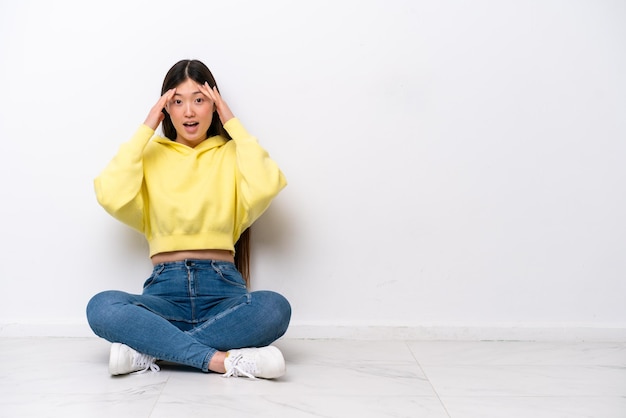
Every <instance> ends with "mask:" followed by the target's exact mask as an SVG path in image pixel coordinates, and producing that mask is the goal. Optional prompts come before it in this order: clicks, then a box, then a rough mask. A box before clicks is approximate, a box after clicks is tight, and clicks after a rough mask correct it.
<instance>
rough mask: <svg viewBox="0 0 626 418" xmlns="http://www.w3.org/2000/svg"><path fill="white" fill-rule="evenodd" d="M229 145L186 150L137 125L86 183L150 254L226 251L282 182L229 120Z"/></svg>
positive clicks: (218, 140)
mask: <svg viewBox="0 0 626 418" xmlns="http://www.w3.org/2000/svg"><path fill="white" fill-rule="evenodd" d="M224 128H225V129H226V131H227V132H228V134H229V135H230V136H231V138H232V140H227V139H226V138H224V137H222V136H213V137H210V138H207V139H206V140H204V141H203V142H201V143H200V144H199V145H197V146H196V147H195V148H190V147H188V146H186V145H183V144H180V143H178V142H174V141H170V140H169V139H167V138H163V137H160V136H158V135H154V131H153V130H152V129H151V128H149V127H148V126H146V125H141V126H140V127H139V129H137V131H136V132H135V135H133V137H132V138H131V140H130V141H128V142H126V143H124V144H122V145H121V146H120V149H119V151H118V153H117V155H116V156H115V157H114V158H113V159H112V160H111V162H110V163H109V164H108V165H107V167H106V168H105V169H104V170H103V171H102V173H100V175H99V176H98V177H96V179H95V181H94V185H95V190H96V197H97V198H98V202H99V203H100V205H102V207H103V208H104V209H105V210H106V211H107V212H108V213H110V214H111V215H112V216H113V217H115V218H116V219H118V220H120V221H121V222H123V223H125V224H127V225H129V226H131V227H132V228H134V229H136V230H137V231H139V232H141V233H143V234H144V235H145V237H146V239H147V240H148V244H149V246H150V256H153V255H154V254H157V253H161V252H166V251H177V250H197V249H221V250H230V251H233V252H234V243H235V242H237V240H238V239H239V236H240V235H241V233H242V232H243V231H245V230H246V228H248V227H249V226H250V225H252V223H253V222H254V221H255V220H257V219H258V218H259V216H261V214H263V212H264V211H265V210H266V209H267V208H268V206H269V205H270V202H271V201H272V199H273V198H274V197H275V196H276V195H277V194H278V192H280V190H281V189H282V188H283V187H285V186H286V184H287V182H286V180H285V177H284V175H283V173H282V172H281V171H280V169H279V168H278V166H277V165H276V163H275V162H274V161H273V160H272V159H270V157H269V155H268V153H267V151H265V150H264V149H263V148H262V147H261V146H260V145H259V143H258V142H257V140H256V139H255V138H254V137H252V136H251V135H250V134H249V133H248V132H247V131H246V129H245V128H244V127H243V126H242V124H241V123H240V121H239V120H238V119H237V118H233V119H230V120H229V121H228V122H226V123H225V124H224Z"/></svg>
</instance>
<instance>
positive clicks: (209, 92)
mask: <svg viewBox="0 0 626 418" xmlns="http://www.w3.org/2000/svg"><path fill="white" fill-rule="evenodd" d="M198 87H200V91H201V92H202V94H204V95H205V96H206V97H208V98H209V99H211V100H213V103H215V108H216V110H217V114H218V115H219V117H220V120H221V121H222V124H225V123H226V122H228V121H229V120H231V119H232V118H234V117H235V115H233V112H232V111H231V110H230V108H229V107H228V105H227V104H226V102H225V101H224V100H222V96H221V95H220V92H219V91H217V87H215V86H214V87H213V88H211V87H210V86H209V83H207V82H205V83H204V84H198Z"/></svg>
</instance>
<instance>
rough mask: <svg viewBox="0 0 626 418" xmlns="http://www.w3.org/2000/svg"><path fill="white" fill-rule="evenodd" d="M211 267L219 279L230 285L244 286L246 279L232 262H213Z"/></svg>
mask: <svg viewBox="0 0 626 418" xmlns="http://www.w3.org/2000/svg"><path fill="white" fill-rule="evenodd" d="M213 269H214V270H215V272H216V273H217V275H218V277H219V278H220V280H222V281H223V282H226V283H228V284H230V285H232V286H236V287H240V288H243V289H245V288H246V281H245V279H244V278H243V276H242V275H241V273H239V270H237V268H236V267H235V265H234V264H232V263H224V264H214V265H213Z"/></svg>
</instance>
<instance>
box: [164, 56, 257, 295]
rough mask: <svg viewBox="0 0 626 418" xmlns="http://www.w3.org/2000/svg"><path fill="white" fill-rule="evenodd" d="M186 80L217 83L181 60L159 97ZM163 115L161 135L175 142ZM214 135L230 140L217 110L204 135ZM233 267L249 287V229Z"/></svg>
mask: <svg viewBox="0 0 626 418" xmlns="http://www.w3.org/2000/svg"><path fill="white" fill-rule="evenodd" d="M187 79H191V80H193V81H195V82H196V83H198V84H204V83H205V82H208V83H209V87H211V88H213V86H215V87H217V83H216V82H215V78H214V77H213V74H211V70H209V68H208V67H207V66H206V65H204V63H202V62H201V61H198V60H181V61H178V62H177V63H176V64H174V66H173V67H172V68H170V70H169V71H168V72H167V74H166V75H165V79H164V80H163V87H161V95H163V94H164V93H165V92H166V91H168V90H169V89H172V88H174V87H177V86H179V85H180V84H181V83H183V82H184V81H185V80H187ZM219 90H220V89H219V87H217V91H218V92H219ZM163 113H164V114H165V118H164V119H163V122H161V128H162V129H163V135H165V137H166V138H168V139H170V140H172V141H174V140H176V129H175V128H174V124H173V123H172V119H171V118H170V115H169V114H168V113H167V112H166V111H165V109H163ZM215 135H221V136H223V137H224V138H226V139H227V140H231V139H232V138H231V137H230V135H228V132H226V129H224V125H222V121H221V120H220V117H219V115H218V114H217V110H216V111H215V112H213V119H212V121H211V126H209V130H208V131H207V133H206V136H207V138H209V137H211V136H215ZM235 266H236V267H237V270H239V272H240V273H241V275H242V276H243V278H244V279H245V280H246V283H247V284H248V286H249V285H250V228H248V229H246V230H245V231H244V232H243V233H242V234H241V236H240V237H239V239H238V240H237V242H236V243H235Z"/></svg>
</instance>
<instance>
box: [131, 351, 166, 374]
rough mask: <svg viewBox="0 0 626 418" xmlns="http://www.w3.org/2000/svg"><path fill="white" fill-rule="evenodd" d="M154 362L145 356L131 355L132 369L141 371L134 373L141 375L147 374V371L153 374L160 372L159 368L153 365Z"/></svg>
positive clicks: (152, 358)
mask: <svg viewBox="0 0 626 418" xmlns="http://www.w3.org/2000/svg"><path fill="white" fill-rule="evenodd" d="M155 361H156V359H155V358H154V357H150V356H149V355H147V354H141V353H135V354H134V355H133V368H135V367H138V368H141V369H140V370H137V371H136V372H134V373H136V374H141V373H145V372H147V371H148V370H150V371H153V372H158V371H161V368H160V367H159V365H158V364H156V363H155Z"/></svg>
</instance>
